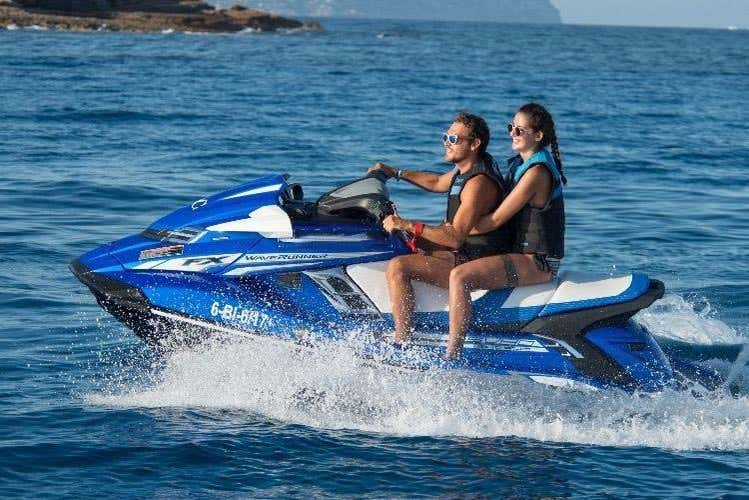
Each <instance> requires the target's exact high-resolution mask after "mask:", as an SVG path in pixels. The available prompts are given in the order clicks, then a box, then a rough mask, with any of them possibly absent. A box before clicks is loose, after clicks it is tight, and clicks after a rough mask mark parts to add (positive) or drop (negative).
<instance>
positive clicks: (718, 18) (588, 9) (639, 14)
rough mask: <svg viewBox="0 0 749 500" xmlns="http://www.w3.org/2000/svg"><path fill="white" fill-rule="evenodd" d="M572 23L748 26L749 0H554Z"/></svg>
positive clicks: (563, 14) (564, 17) (563, 15)
mask: <svg viewBox="0 0 749 500" xmlns="http://www.w3.org/2000/svg"><path fill="white" fill-rule="evenodd" d="M551 3H553V4H554V5H555V6H556V7H557V8H558V9H559V11H560V12H561V14H562V21H563V22H565V23H570V24H617V25H633V26H690V27H691V26H694V27H714V28H725V27H728V26H737V27H739V28H744V29H747V28H749V0H551Z"/></svg>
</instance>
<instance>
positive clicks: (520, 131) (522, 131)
mask: <svg viewBox="0 0 749 500" xmlns="http://www.w3.org/2000/svg"><path fill="white" fill-rule="evenodd" d="M532 132H533V130H531V129H529V128H523V127H518V126H516V125H513V124H512V123H508V124H507V133H508V134H510V135H516V136H518V137H521V136H524V135H526V134H530V133H532Z"/></svg>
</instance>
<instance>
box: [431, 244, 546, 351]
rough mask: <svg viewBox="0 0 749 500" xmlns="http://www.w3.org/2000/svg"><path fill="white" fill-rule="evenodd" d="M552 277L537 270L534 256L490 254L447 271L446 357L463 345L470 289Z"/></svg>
mask: <svg viewBox="0 0 749 500" xmlns="http://www.w3.org/2000/svg"><path fill="white" fill-rule="evenodd" d="M551 278H552V275H551V273H550V272H548V271H545V270H542V269H539V268H538V266H537V265H536V263H535V261H534V259H533V255H526V254H505V255H492V256H491V257H483V258H481V259H476V260H472V261H470V262H466V263H465V264H461V265H459V266H457V267H455V269H453V270H452V271H451V272H450V279H449V291H450V338H449V340H448V341H447V350H446V352H445V357H447V358H454V357H456V356H457V355H458V353H459V352H460V350H461V349H462V348H463V341H464V340H465V335H466V332H467V331H468V327H469V326H470V324H471V313H472V307H471V306H472V304H471V292H472V291H473V290H496V289H498V288H505V287H516V286H523V285H536V284H538V283H545V282H547V281H549V280H550V279H551Z"/></svg>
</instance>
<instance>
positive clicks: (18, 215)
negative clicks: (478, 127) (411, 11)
mask: <svg viewBox="0 0 749 500" xmlns="http://www.w3.org/2000/svg"><path fill="white" fill-rule="evenodd" d="M324 24H325V26H326V31H325V32H322V33H304V32H302V33H285V34H271V35H268V34H263V35H257V34H245V35H231V36H228V35H197V34H194V35H189V34H187V35H184V34H156V35H136V34H118V33H106V32H101V33H59V32H45V31H24V30H16V31H11V30H8V31H2V30H0V90H1V91H2V98H0V200H2V203H0V221H2V225H0V256H2V259H0V284H1V286H0V318H1V319H0V328H1V330H0V331H1V332H2V335H1V336H0V410H1V411H0V496H3V497H7V496H28V497H32V496H33V497H36V496H61V495H75V496H77V495H84V496H95V495H96V496H98V495H117V496H128V497H130V496H134V497H151V496H167V497H182V496H187V495H200V496H214V495H216V496H229V495H234V494H238V495H239V496H259V497H269V496H292V497H307V496H316V497H330V496H355V495H359V496H367V497H416V496H443V497H455V496H479V497H481V496H483V497H497V496H508V497H512V496H514V497H519V498H523V497H567V496H572V497H607V496H615V497H621V496H643V495H652V496H657V497H673V496H682V497H720V496H725V495H730V494H736V495H746V494H748V493H749V452H748V451H747V450H749V382H748V380H749V371H747V369H746V368H745V366H744V362H745V358H746V352H745V354H743V355H739V352H740V350H741V348H742V345H743V344H744V343H745V342H746V341H747V336H749V274H748V271H749V266H747V260H746V248H747V246H749V168H748V166H749V107H748V106H747V105H746V103H747V101H749V60H748V59H747V57H746V54H747V53H748V52H749V51H748V50H747V49H749V32H747V31H741V30H739V31H727V30H726V31H719V30H680V29H636V28H605V27H578V26H558V27H553V26H543V27H540V26H539V27H536V26H510V25H500V24H450V23H401V22H388V21H377V22H374V21H325V22H324ZM528 100H539V101H542V102H544V103H546V104H548V105H549V107H550V108H551V110H552V112H553V113H554V116H555V117H556V120H557V123H558V135H559V137H560V147H561V151H562V154H563V157H564V160H565V171H566V173H567V176H568V178H569V179H570V183H569V186H568V190H567V200H568V201H567V219H568V229H567V255H568V257H566V258H565V261H564V263H563V266H564V267H566V268H567V269H572V268H574V269H580V270H583V271H589V272H594V273H601V274H604V275H605V274H615V273H618V272H624V271H643V272H647V273H648V274H650V275H651V276H652V277H655V278H658V279H661V280H663V281H664V282H665V283H666V286H667V295H666V297H665V298H664V299H663V300H661V301H659V302H658V303H656V304H655V305H654V306H653V307H651V308H650V309H649V310H648V311H646V312H643V313H641V314H640V315H639V316H638V319H639V320H640V321H642V322H643V323H645V324H646V325H647V326H648V327H649V328H650V329H651V330H652V331H654V332H655V333H656V334H657V336H658V339H659V341H660V342H661V343H662V344H663V345H664V347H665V348H666V349H667V350H668V351H669V353H671V354H672V355H677V354H679V353H680V354H681V355H688V356H690V357H691V358H693V359H696V360H698V361H699V362H700V363H705V364H708V365H710V366H712V367H714V368H716V369H719V370H721V371H722V372H723V373H726V374H729V376H730V377H731V378H732V379H733V380H734V381H735V382H736V384H737V385H738V386H739V387H740V391H739V394H738V395H737V396H736V397H733V396H731V395H729V394H728V392H727V391H726V390H724V389H718V390H715V391H713V392H710V393H707V394H704V395H703V396H702V397H695V396H694V395H692V394H691V393H671V392H667V393H663V394H659V395H655V396H651V397H640V396H632V395H623V394H619V393H598V394H584V393H569V392H562V391H557V390H553V389H549V388H545V387H543V386H535V385H530V384H528V383H526V382H523V381H520V380H514V379H504V380H483V379H474V378H470V377H467V376H460V375H455V374H449V373H447V374H446V373H430V372H427V373H416V374H402V373H398V372H393V371H390V370H388V369H386V368H378V367H372V366H363V365H361V363H359V362H358V361H357V360H356V359H353V358H351V357H349V356H348V355H347V354H346V351H345V350H341V349H337V348H336V347H331V348H330V349H329V350H327V351H322V352H321V353H316V354H312V355H303V354H301V353H299V352H296V351H293V350H291V349H289V348H286V347H284V346H277V345H264V344H257V343H253V344H238V345H208V346H205V347H203V348H201V349H198V350H194V351H184V352H178V353H174V354H171V355H167V356H163V357H159V356H156V355H154V354H153V353H151V352H149V350H148V349H147V348H145V347H144V346H142V345H141V344H140V342H139V341H138V340H137V339H136V338H135V336H134V335H133V334H132V333H131V332H129V331H128V330H126V329H125V328H124V327H122V326H121V325H119V324H118V323H117V322H116V321H114V320H113V319H111V318H110V317H109V316H107V315H106V314H105V313H103V312H101V311H100V310H99V308H98V307H97V306H96V304H95V302H94V301H93V299H92V298H91V297H90V295H89V294H88V292H87V291H86V290H85V288H84V287H83V286H82V285H80V284H79V283H78V282H76V281H75V279H74V278H73V277H72V276H71V275H70V274H69V272H68V271H67V268H66V266H67V263H68V262H69V261H70V260H71V259H72V258H74V257H76V256H78V255H79V254H81V253H83V252H84V251H86V250H89V249H91V248H93V247H94V246H96V245H98V244H100V243H103V242H106V241H110V240H113V239H116V238H118V237H121V236H123V235H126V234H130V233H134V232H138V231H141V230H142V229H143V228H145V227H146V226H147V225H148V224H149V223H150V222H151V221H153V220H154V219H156V218H157V217H159V216H161V215H163V214H165V213H166V212H168V211H170V210H171V209H172V208H174V207H176V206H179V205H182V204H185V203H187V202H191V201H193V200H195V199H197V198H199V197H200V196H202V195H204V194H209V193H212V192H216V191H218V190H221V189H224V188H226V187H229V186H231V185H233V184H236V183H238V182H240V181H246V180H249V179H252V178H254V177H257V176H260V175H263V174H266V173H272V172H284V171H285V172H289V173H290V174H291V175H292V179H293V180H294V181H297V182H301V183H302V184H303V185H304V186H305V188H306V191H307V193H308V196H309V197H314V196H315V195H318V194H321V193H322V192H323V191H325V190H327V189H328V188H329V187H331V186H333V185H335V184H336V183H340V182H343V181H345V180H347V179H350V178H353V177H355V176H357V175H359V174H361V173H362V172H364V170H365V169H366V168H367V166H369V165H372V164H373V163H374V162H375V161H377V160H384V161H389V162H392V163H394V164H396V165H399V166H402V167H404V168H423V169H436V170H442V169H444V168H446V166H445V165H444V164H442V163H441V144H440V142H439V135H440V133H441V132H442V131H443V130H444V129H445V128H446V127H447V126H449V124H450V122H451V118H452V116H453V115H454V114H455V113H456V112H457V111H459V110H463V109H467V110H470V111H473V112H475V113H479V114H482V115H484V116H485V117H486V118H487V119H488V121H489V123H490V125H491V126H492V128H493V129H494V130H495V134H494V138H493V140H492V143H491V145H490V149H491V150H492V151H493V152H494V153H495V154H496V155H498V156H503V155H506V154H508V153H509V149H508V145H509V141H508V140H507V137H506V135H505V134H504V133H502V129H503V126H504V123H505V122H506V121H507V120H508V119H510V118H511V116H512V114H513V111H514V109H515V108H516V107H517V106H518V105H519V104H521V103H523V102H525V101H528ZM393 194H394V197H395V199H396V201H397V202H398V203H399V210H400V211H401V212H403V213H405V215H406V216H412V217H418V218H421V219H423V220H439V218H440V216H441V214H442V210H443V204H444V200H443V199H442V198H439V197H437V196H436V195H429V194H426V193H423V192H420V191H418V190H416V189H414V188H412V187H409V186H407V185H404V184H397V185H396V184H394V186H393ZM737 356H738V358H739V359H738V361H737V360H736V358H737ZM300 391H301V392H300ZM298 394H317V395H319V397H314V398H299V397H296V396H297V395H298Z"/></svg>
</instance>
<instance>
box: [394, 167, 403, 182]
mask: <svg viewBox="0 0 749 500" xmlns="http://www.w3.org/2000/svg"><path fill="white" fill-rule="evenodd" d="M402 175H403V169H402V168H399V169H398V171H397V172H396V173H395V180H396V181H399V180H401V176H402Z"/></svg>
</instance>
